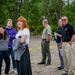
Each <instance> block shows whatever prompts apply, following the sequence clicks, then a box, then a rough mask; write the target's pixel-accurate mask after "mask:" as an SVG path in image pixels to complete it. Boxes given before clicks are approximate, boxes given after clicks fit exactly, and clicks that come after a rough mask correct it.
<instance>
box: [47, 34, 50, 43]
mask: <svg viewBox="0 0 75 75" xmlns="http://www.w3.org/2000/svg"><path fill="white" fill-rule="evenodd" d="M49 40H50V34H48V35H47V38H46V41H47V42H48V41H49Z"/></svg>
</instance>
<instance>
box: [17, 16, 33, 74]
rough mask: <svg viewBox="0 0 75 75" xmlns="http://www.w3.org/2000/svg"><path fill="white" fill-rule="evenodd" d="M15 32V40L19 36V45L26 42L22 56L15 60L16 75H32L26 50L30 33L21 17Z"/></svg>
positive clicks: (27, 50)
mask: <svg viewBox="0 0 75 75" xmlns="http://www.w3.org/2000/svg"><path fill="white" fill-rule="evenodd" d="M17 30H18V33H17V34H16V38H19V37H20V36H21V39H20V43H24V42H26V45H25V47H26V50H25V52H24V53H23V54H22V56H21V59H20V60H16V64H17V72H18V75H32V70H31V62H30V54H29V48H28V43H29V40H30V31H29V27H28V24H27V21H26V19H25V18H24V17H23V16H21V17H19V18H18V20H17Z"/></svg>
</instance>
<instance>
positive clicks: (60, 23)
mask: <svg viewBox="0 0 75 75" xmlns="http://www.w3.org/2000/svg"><path fill="white" fill-rule="evenodd" d="M61 29H62V20H61V19H59V27H58V30H57V31H56V36H57V39H56V42H57V46H58V52H59V58H60V66H59V67H58V70H62V69H64V63H63V55H62V49H61V47H60V46H61Z"/></svg>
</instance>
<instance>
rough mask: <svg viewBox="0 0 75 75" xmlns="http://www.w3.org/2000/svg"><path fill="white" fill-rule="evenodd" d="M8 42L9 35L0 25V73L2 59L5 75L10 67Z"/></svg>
mask: <svg viewBox="0 0 75 75" xmlns="http://www.w3.org/2000/svg"><path fill="white" fill-rule="evenodd" d="M8 42H9V37H8V35H7V34H6V30H5V28H4V27H3V26H0V75H1V71H2V70H1V68H2V61H3V59H4V61H5V64H6V67H5V75H8V73H9V68H10V58H9V53H8Z"/></svg>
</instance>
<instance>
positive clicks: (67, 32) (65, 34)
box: [62, 23, 75, 42]
mask: <svg viewBox="0 0 75 75" xmlns="http://www.w3.org/2000/svg"><path fill="white" fill-rule="evenodd" d="M74 34H75V32H74V28H73V26H72V25H70V24H69V23H68V24H67V25H66V26H63V27H62V42H69V41H70V40H71V38H72V35H74Z"/></svg>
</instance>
